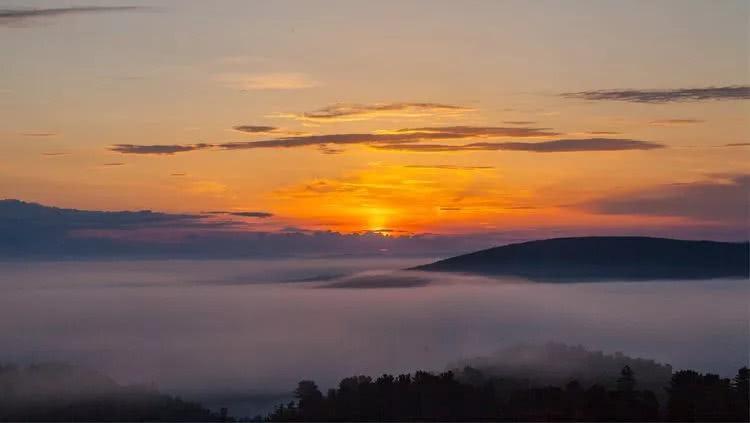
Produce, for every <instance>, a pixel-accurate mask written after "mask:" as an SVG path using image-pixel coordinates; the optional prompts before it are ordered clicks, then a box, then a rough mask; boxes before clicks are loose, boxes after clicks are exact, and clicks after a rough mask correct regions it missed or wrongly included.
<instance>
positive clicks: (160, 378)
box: [0, 258, 750, 397]
mask: <svg viewBox="0 0 750 423" xmlns="http://www.w3.org/2000/svg"><path fill="white" fill-rule="evenodd" d="M429 261H432V259H429V258H425V259H408V260H396V259H344V260H320V259H318V260H277V261H248V260H245V261H192V262H191V261H131V262H46V263H11V262H4V263H0V270H1V271H0V290H2V293H3V294H2V296H0V345H2V346H3V348H2V350H0V362H15V363H28V362H31V361H37V362H38V361H50V360H55V361H65V362H69V363H74V364H81V365H85V366H88V367H92V368H94V369H97V370H101V371H103V372H104V373H106V374H108V375H110V376H112V377H114V378H115V379H116V380H118V381H119V382H122V383H144V382H145V383H151V382H154V383H156V384H157V385H158V386H159V387H160V388H161V389H162V390H163V391H165V392H169V393H182V394H184V395H187V396H189V397H190V396H191V394H192V395H193V396H198V397H200V396H205V395H209V394H216V395H222V393H225V394H230V393H242V392H247V393H250V392H253V393H273V392H288V391H290V390H291V389H292V388H293V387H294V385H295V384H296V382H297V381H298V380H300V379H302V378H307V379H314V380H316V381H318V383H319V384H321V385H322V386H323V387H328V386H331V385H332V384H333V383H336V382H337V381H338V380H339V379H340V378H342V377H345V376H349V375H353V374H370V375H376V374H379V373H382V372H409V371H413V370H416V369H428V370H442V369H444V368H445V366H446V365H447V364H448V363H450V362H455V361H456V360H460V359H463V358H469V357H473V356H477V355H485V354H489V353H491V352H493V351H495V350H497V349H499V348H502V347H506V346H509V345H513V344H518V343H546V342H548V341H557V342H564V343H567V344H583V345H585V346H586V347H589V348H591V349H601V350H604V351H606V352H615V351H622V352H624V353H626V354H628V355H631V356H640V357H645V358H652V359H655V360H657V361H660V362H666V363H670V364H672V365H673V366H674V367H675V368H676V369H679V368H686V367H689V368H693V369H696V370H703V371H712V372H718V373H720V374H722V375H725V376H731V375H733V374H734V373H735V372H736V370H737V368H739V367H740V366H742V365H744V364H746V363H747V359H748V335H749V331H748V299H749V298H750V295H748V294H750V288H749V287H748V283H747V281H745V280H712V281H670V282H623V283H585V284H540V283H532V282H524V281H519V280H489V279H482V278H476V277H462V276H458V275H434V274H411V273H409V272H405V273H397V274H394V275H387V274H386V275H384V274H383V273H384V272H383V271H385V270H388V269H401V268H405V267H409V266H413V265H416V264H421V263H425V262H429ZM373 270H379V271H380V272H377V271H375V272H373ZM357 272H364V273H358V274H357V275H356V276H353V277H340V275H350V274H352V273H357Z"/></svg>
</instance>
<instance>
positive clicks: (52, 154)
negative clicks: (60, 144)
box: [42, 151, 68, 157]
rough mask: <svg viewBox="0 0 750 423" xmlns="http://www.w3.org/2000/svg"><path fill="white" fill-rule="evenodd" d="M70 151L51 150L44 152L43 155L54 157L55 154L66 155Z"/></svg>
mask: <svg viewBox="0 0 750 423" xmlns="http://www.w3.org/2000/svg"><path fill="white" fill-rule="evenodd" d="M67 154H68V153H61V152H58V151H50V152H45V153H42V156H48V157H54V156H66V155H67Z"/></svg>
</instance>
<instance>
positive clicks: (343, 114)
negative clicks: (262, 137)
mask: <svg viewBox="0 0 750 423" xmlns="http://www.w3.org/2000/svg"><path fill="white" fill-rule="evenodd" d="M474 110H475V109H472V108H469V107H464V106H456V105H452V104H442V103H410V102H399V103H374V104H346V103H339V104H334V105H330V106H326V107H323V108H321V109H318V110H314V111H312V112H305V113H281V114H277V115H273V116H274V117H282V118H291V119H295V120H299V121H309V122H317V123H324V122H347V121H361V120H370V119H377V118H382V117H387V118H417V117H427V116H457V115H463V114H465V113H467V112H471V111H474Z"/></svg>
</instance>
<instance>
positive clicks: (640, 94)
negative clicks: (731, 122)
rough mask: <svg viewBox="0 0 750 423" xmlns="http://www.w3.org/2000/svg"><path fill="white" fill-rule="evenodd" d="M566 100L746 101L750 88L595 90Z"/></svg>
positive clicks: (733, 86)
mask: <svg viewBox="0 0 750 423" xmlns="http://www.w3.org/2000/svg"><path fill="white" fill-rule="evenodd" d="M561 96H563V97H566V98H578V99H583V100H611V101H628V102H634V103H672V102H686V101H705V100H747V99H750V86H745V85H729V86H724V87H706V88H675V89H659V90H638V89H631V90H595V91H580V92H574V93H563V94H561Z"/></svg>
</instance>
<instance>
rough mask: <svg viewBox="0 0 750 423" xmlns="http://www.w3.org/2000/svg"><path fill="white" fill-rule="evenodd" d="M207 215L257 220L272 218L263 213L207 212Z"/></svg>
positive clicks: (268, 214) (270, 214) (271, 215)
mask: <svg viewBox="0 0 750 423" xmlns="http://www.w3.org/2000/svg"><path fill="white" fill-rule="evenodd" d="M207 213H208V214H225V215H229V216H237V217H253V218H258V219H266V218H269V217H273V213H269V212H263V211H238V212H235V211H210V212H207Z"/></svg>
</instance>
